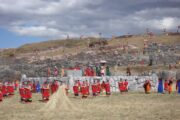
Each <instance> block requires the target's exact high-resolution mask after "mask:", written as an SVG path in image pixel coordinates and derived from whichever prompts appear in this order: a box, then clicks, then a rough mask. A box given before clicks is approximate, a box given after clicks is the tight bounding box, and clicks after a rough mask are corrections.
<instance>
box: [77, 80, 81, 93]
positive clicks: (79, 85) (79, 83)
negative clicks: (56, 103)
mask: <svg viewBox="0 0 180 120" xmlns="http://www.w3.org/2000/svg"><path fill="white" fill-rule="evenodd" d="M77 84H78V90H79V92H81V82H80V80H78V81H77Z"/></svg>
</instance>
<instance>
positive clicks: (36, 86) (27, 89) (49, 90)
mask: <svg viewBox="0 0 180 120" xmlns="http://www.w3.org/2000/svg"><path fill="white" fill-rule="evenodd" d="M58 88H59V82H58V81H53V82H51V83H49V82H47V81H45V82H44V83H43V84H42V85H40V83H39V82H33V83H32V82H31V81H26V82H23V83H22V85H21V86H20V87H19V94H20V96H21V101H24V102H32V93H38V92H41V94H42V100H43V101H48V100H49V97H50V95H51V94H53V93H55V92H56V91H57V90H58Z"/></svg>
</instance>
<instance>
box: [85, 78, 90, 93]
mask: <svg viewBox="0 0 180 120" xmlns="http://www.w3.org/2000/svg"><path fill="white" fill-rule="evenodd" d="M85 83H86V86H87V90H88V95H89V94H90V92H89V82H88V81H87V80H86V81H85Z"/></svg>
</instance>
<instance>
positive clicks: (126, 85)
mask: <svg viewBox="0 0 180 120" xmlns="http://www.w3.org/2000/svg"><path fill="white" fill-rule="evenodd" d="M124 87H125V89H124V90H125V91H127V90H128V82H127V81H125V82H124Z"/></svg>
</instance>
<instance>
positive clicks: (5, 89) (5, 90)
mask: <svg viewBox="0 0 180 120" xmlns="http://www.w3.org/2000/svg"><path fill="white" fill-rule="evenodd" d="M2 94H3V96H8V95H9V93H8V90H7V83H4V84H3V85H2Z"/></svg>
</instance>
